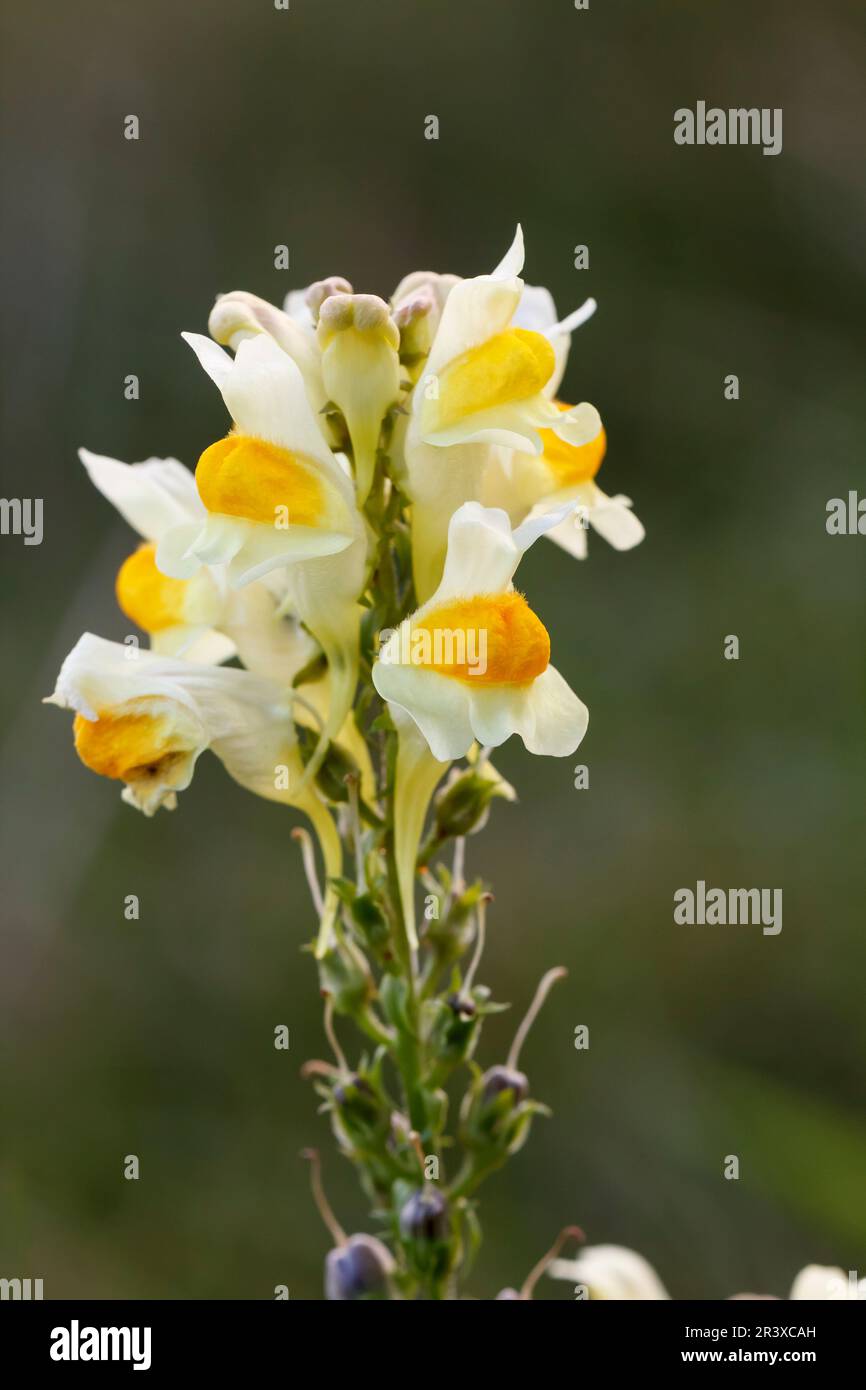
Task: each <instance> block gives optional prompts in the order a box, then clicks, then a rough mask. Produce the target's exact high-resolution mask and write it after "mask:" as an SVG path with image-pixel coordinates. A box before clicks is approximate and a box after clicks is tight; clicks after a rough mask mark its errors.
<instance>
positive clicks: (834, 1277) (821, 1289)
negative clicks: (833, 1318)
mask: <svg viewBox="0 0 866 1390" xmlns="http://www.w3.org/2000/svg"><path fill="white" fill-rule="evenodd" d="M861 1297H866V1281H864V1284H863V1290H862V1292H859V1291H858V1285H857V1284H856V1283H854V1284H853V1285H852V1284H851V1283H849V1280H848V1276H847V1274H845V1272H844V1271H843V1270H841V1269H837V1268H833V1267H832V1266H830V1265H806V1268H805V1269H801V1270H800V1273H799V1274H798V1275H797V1277H796V1279H795V1280H794V1283H793V1284H792V1286H791V1293H790V1298H792V1299H794V1300H796V1301H797V1302H800V1301H802V1300H809V1301H810V1302H815V1301H817V1300H821V1301H824V1300H826V1299H850V1298H861Z"/></svg>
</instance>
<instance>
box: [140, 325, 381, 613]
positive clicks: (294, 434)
mask: <svg viewBox="0 0 866 1390" xmlns="http://www.w3.org/2000/svg"><path fill="white" fill-rule="evenodd" d="M183 336H184V338H185V339H186V341H187V342H188V343H189V344H190V346H191V347H192V349H193V351H194V352H195V354H196V356H197V357H198V359H199V361H200V363H201V365H202V366H203V367H204V369H205V371H206V372H207V374H208V376H210V378H211V379H212V380H213V381H214V382H215V383H216V385H217V386H219V388H220V390H221V392H222V395H223V399H224V401H225V403H226V406H227V407H228V409H229V412H230V413H231V415H232V417H233V419H234V422H235V428H234V430H233V431H232V432H231V433H230V434H229V435H228V436H227V437H226V438H224V439H220V440H217V442H216V443H215V444H212V445H210V447H209V448H207V449H205V451H204V453H203V454H202V456H201V458H200V459H199V461H198V466H197V467H196V473H195V481H196V487H197V489H198V495H199V497H200V499H201V501H202V502H203V504H204V508H205V512H206V516H205V518H204V520H203V522H198V521H197V522H192V523H188V524H186V525H184V526H178V527H175V528H174V529H172V530H170V531H169V532H168V533H167V534H166V535H165V536H164V537H163V539H162V541H161V543H160V545H159V550H158V553H157V564H158V565H159V568H160V569H161V570H162V571H163V572H164V573H165V574H168V575H171V576H173V577H174V578H176V579H188V578H189V577H190V575H192V574H194V573H195V572H196V570H197V569H199V568H200V567H201V565H203V564H207V565H219V564H225V565H227V566H228V578H229V583H230V584H231V585H232V587H234V588H240V587H242V586H243V585H245V584H249V583H250V582H251V581H252V580H254V579H260V578H261V577H262V576H263V575H265V574H267V573H269V571H271V570H274V569H278V568H280V567H281V566H283V565H289V564H293V563H296V562H303V561H306V560H311V559H316V558H320V557H323V556H332V555H336V554H339V553H340V552H341V551H345V550H347V549H348V548H350V547H351V546H352V544H353V542H356V541H358V540H359V538H361V537H362V536H363V529H362V526H361V521H360V517H359V515H358V513H357V509H356V508H355V505H354V496H353V491H352V486H351V482H350V481H349V479H348V478H347V477H346V474H345V472H344V471H343V469H342V468H341V466H340V464H339V462H338V461H337V459H336V458H335V457H334V455H333V454H332V453H331V451H330V449H329V448H328V447H327V445H326V444H325V441H324V439H323V437H322V433H321V430H320V429H319V426H318V424H317V423H316V418H315V416H314V415H313V413H312V410H311V408H310V404H309V402H308V400H307V396H306V392H305V389H304V380H303V377H302V376H301V373H300V371H299V369H298V368H297V366H296V365H295V363H294V362H293V361H292V359H291V358H290V357H289V356H287V354H286V353H285V352H283V351H282V350H281V349H280V348H279V347H278V346H277V344H276V343H275V342H274V341H273V339H271V338H270V337H268V336H267V335H265V334H261V335H260V336H259V337H256V338H247V339H244V340H243V341H242V342H241V343H240V345H239V347H238V350H237V355H236V357H235V359H234V361H232V359H231V357H229V355H228V353H226V352H224V351H223V349H222V348H220V347H218V346H217V345H216V344H215V343H213V342H211V340H210V339H209V338H204V337H202V336H201V335H200V334H196V333H186V334H184V335H183ZM356 568H357V567H356ZM362 571H363V562H362V565H361V569H360V571H359V581H360V580H361V578H362ZM359 589H360V582H359V585H358V589H356V593H357V592H358V591H359Z"/></svg>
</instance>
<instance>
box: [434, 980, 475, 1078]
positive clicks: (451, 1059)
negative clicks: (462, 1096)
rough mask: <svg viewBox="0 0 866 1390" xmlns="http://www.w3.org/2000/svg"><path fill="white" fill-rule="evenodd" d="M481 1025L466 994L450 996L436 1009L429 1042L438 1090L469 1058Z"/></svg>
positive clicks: (472, 1001)
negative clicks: (434, 1063) (434, 1062)
mask: <svg viewBox="0 0 866 1390" xmlns="http://www.w3.org/2000/svg"><path fill="white" fill-rule="evenodd" d="M480 1022H481V1019H480V1016H479V1012H478V1008H477V1005H476V1003H475V1000H474V999H473V998H472V996H471V995H469V994H451V995H449V996H448V998H447V999H446V1000H445V1001H444V1003H442V1002H440V1003H439V1004H438V1005H437V1012H436V1014H435V1016H434V1019H433V1023H432V1026H431V1028H430V1033H429V1040H428V1047H429V1051H430V1055H431V1056H432V1057H434V1058H435V1059H436V1068H435V1071H434V1073H433V1084H435V1085H437V1086H441V1085H442V1084H443V1083H444V1082H445V1081H447V1079H448V1077H449V1076H450V1075H451V1073H452V1072H453V1071H454V1069H455V1067H458V1066H459V1065H460V1064H461V1062H465V1061H468V1059H469V1058H470V1057H471V1056H472V1053H473V1052H474V1051H475V1045H476V1043H477V1041H478V1035H479V1031H480Z"/></svg>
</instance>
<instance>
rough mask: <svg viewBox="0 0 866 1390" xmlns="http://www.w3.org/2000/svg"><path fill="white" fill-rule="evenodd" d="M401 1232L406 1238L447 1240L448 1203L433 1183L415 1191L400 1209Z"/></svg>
mask: <svg viewBox="0 0 866 1390" xmlns="http://www.w3.org/2000/svg"><path fill="white" fill-rule="evenodd" d="M400 1234H401V1235H402V1236H404V1237H405V1239H406V1240H445V1239H447V1236H448V1203H447V1201H446V1200H445V1198H444V1197H443V1195H442V1193H441V1192H440V1191H439V1189H438V1187H435V1186H434V1185H433V1184H432V1183H427V1184H425V1186H424V1187H422V1188H419V1190H418V1191H417V1192H414V1193H413V1194H412V1196H411V1197H410V1198H409V1200H408V1201H407V1202H405V1203H404V1204H403V1206H402V1207H401V1209H400Z"/></svg>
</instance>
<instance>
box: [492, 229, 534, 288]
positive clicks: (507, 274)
mask: <svg viewBox="0 0 866 1390" xmlns="http://www.w3.org/2000/svg"><path fill="white" fill-rule="evenodd" d="M525 259H526V253H525V249H524V245H523V228H522V227H521V225H520V223H519V222H518V224H517V227H516V229H515V232H514V240H513V241H512V243H511V245H510V246H509V248H508V250H507V251H506V253H505V255H504V256H503V257H502V260H501V261H500V262H499V264H498V266H497V267H496V269H495V270H494V272H493V279H494V280H508V279H511V278H512V276H514V275H519V274H520V272H521V271H522V270H523V262H524V260H525Z"/></svg>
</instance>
